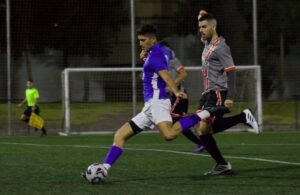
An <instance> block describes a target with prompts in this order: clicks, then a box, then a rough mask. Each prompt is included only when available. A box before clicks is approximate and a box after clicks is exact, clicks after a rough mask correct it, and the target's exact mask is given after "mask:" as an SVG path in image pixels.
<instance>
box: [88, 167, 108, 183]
mask: <svg viewBox="0 0 300 195" xmlns="http://www.w3.org/2000/svg"><path fill="white" fill-rule="evenodd" d="M107 176H108V174H107V170H106V168H105V167H104V166H103V165H102V164H99V163H94V164H91V165H90V166H89V167H88V168H87V170H86V172H85V178H86V179H87V180H88V181H89V182H90V183H93V184H95V183H100V182H102V181H105V179H106V178H107Z"/></svg>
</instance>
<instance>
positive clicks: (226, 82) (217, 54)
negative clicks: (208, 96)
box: [202, 37, 236, 99]
mask: <svg viewBox="0 0 300 195" xmlns="http://www.w3.org/2000/svg"><path fill="white" fill-rule="evenodd" d="M235 69H236V67H235V65H234V62H233V59H232V56H231V52H230V48H229V46H228V45H227V44H226V42H225V39H224V38H223V37H218V38H217V39H216V40H215V41H213V42H211V43H209V44H207V43H206V44H205V48H204V50H203V53H202V72H203V77H204V85H205V86H204V87H205V92H209V91H211V90H214V91H227V98H228V99H233V96H234V90H235V89H234V88H235V87H234V86H235V84H234V83H235V79H234V76H232V77H230V78H229V72H231V71H234V70H235Z"/></svg>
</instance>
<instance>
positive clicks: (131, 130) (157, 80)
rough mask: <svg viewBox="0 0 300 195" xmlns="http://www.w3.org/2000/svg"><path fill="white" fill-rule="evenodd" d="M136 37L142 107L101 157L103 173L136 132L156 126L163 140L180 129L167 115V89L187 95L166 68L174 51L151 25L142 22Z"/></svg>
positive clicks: (168, 109)
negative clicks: (142, 54) (140, 58)
mask: <svg viewBox="0 0 300 195" xmlns="http://www.w3.org/2000/svg"><path fill="white" fill-rule="evenodd" d="M138 41H139V45H140V47H141V49H142V50H144V51H146V52H147V58H146V59H145V62H144V65H143V93H144V102H145V103H144V107H143V109H142V111H141V112H140V113H138V114H137V115H136V116H135V117H133V118H132V119H131V120H130V121H129V122H126V123H125V124H124V125H123V126H122V127H121V128H119V129H118V130H117V132H116V133H115V135H114V141H113V145H112V147H111V148H110V150H109V152H108V153H107V155H106V157H105V159H104V161H103V166H104V167H105V170H101V171H103V172H105V175H107V172H108V170H109V169H110V168H111V166H112V165H113V164H114V163H115V162H116V161H117V159H118V158H119V157H120V156H121V154H122V152H123V148H124V145H125V142H126V141H127V140H128V139H129V138H131V137H132V136H134V135H136V134H138V133H139V132H141V131H143V130H145V129H147V128H153V127H154V126H156V127H157V128H158V130H159V131H160V133H161V134H162V136H163V137H164V138H165V139H166V140H173V139H175V138H176V137H177V136H178V135H179V134H180V133H181V132H182V129H181V127H180V126H178V124H177V127H179V128H173V126H172V125H173V124H172V117H171V115H170V109H171V102H170V93H169V91H170V92H171V93H173V94H174V95H175V96H176V97H177V98H186V94H185V93H183V92H181V91H179V90H178V89H177V87H176V84H175V83H174V81H173V80H172V78H171V76H170V75H169V72H168V64H169V61H170V59H172V55H173V53H172V51H171V50H170V49H169V48H167V47H166V46H164V45H162V44H159V43H158V42H157V34H156V29H155V28H154V27H153V26H152V25H145V26H143V27H142V28H141V29H140V30H139V31H138ZM166 88H168V90H166ZM205 114H206V115H205ZM207 114H209V113H208V112H207V111H206V112H204V114H203V113H202V115H201V118H204V117H208V116H209V115H207ZM188 122H189V120H188ZM83 177H84V175H83Z"/></svg>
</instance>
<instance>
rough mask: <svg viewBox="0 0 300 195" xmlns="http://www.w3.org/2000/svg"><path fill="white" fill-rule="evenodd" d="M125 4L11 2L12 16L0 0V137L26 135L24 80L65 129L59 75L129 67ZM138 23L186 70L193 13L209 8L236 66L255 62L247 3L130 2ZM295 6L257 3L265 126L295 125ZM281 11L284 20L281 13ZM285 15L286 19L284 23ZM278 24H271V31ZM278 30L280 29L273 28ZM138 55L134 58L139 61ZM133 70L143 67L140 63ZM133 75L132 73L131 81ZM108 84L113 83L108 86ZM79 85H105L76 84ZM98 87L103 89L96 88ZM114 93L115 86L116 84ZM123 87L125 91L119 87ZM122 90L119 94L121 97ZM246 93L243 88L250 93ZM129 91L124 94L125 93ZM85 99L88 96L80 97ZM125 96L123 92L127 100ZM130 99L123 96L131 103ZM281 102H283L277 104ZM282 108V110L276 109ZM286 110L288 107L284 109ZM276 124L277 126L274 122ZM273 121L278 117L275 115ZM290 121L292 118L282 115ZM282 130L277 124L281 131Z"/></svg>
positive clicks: (191, 55) (194, 55) (195, 54)
mask: <svg viewBox="0 0 300 195" xmlns="http://www.w3.org/2000/svg"><path fill="white" fill-rule="evenodd" d="M130 2H131V1H127V0H101V1H99V0H87V1H80V0H64V1H59V0H51V1H50V0H43V1H39V0H26V1H18V0H10V5H11V6H10V8H11V9H10V10H11V12H10V18H7V17H6V8H7V5H6V1H5V0H0V63H1V66H0V101H1V104H0V109H1V110H0V114H1V115H0V134H7V128H8V123H10V124H11V126H12V134H26V133H27V130H26V129H27V127H26V125H25V124H24V123H21V122H20V121H19V117H20V115H21V114H22V112H23V110H24V108H19V107H17V103H18V102H19V101H20V100H22V99H23V98H24V91H25V82H26V80H27V79H28V78H32V79H33V80H34V81H35V85H36V87H37V88H38V89H39V90H40V95H41V97H40V102H41V106H40V107H41V110H42V115H43V116H44V117H45V121H46V124H47V126H48V128H49V132H50V133H51V132H53V133H55V132H57V131H60V130H61V128H62V126H63V125H62V123H63V109H62V99H61V97H62V93H61V92H62V87H61V86H62V85H61V82H60V80H61V72H62V70H63V69H64V68H68V67H130V66H131V64H132V58H131V56H132V53H131V42H132V40H131V29H130V25H131V20H130ZM134 2H135V25H136V27H140V26H141V25H143V24H154V25H155V26H156V27H157V28H158V29H159V32H160V37H161V38H162V39H165V40H167V41H168V43H169V44H170V46H171V48H172V49H173V50H174V51H175V53H176V54H177V56H178V57H179V59H180V60H181V61H182V62H183V64H184V65H185V66H199V65H200V64H201V52H202V48H203V45H202V44H201V43H200V41H199V38H198V37H197V20H196V18H197V15H198V12H199V10H200V9H206V10H207V11H209V12H211V13H213V14H214V16H215V17H216V18H217V20H218V28H217V31H218V33H219V35H221V36H224V37H225V38H226V41H227V44H228V45H229V46H230V47H231V52H232V55H233V59H234V62H235V63H236V64H253V63H254V61H253V28H252V22H253V21H252V16H253V15H252V13H253V9H252V1H251V0H243V1H238V0H233V1H219V0H211V1H205V0H197V1H196V0H195V1H194V0H192V1H191V0H135V1H134ZM299 6H300V3H299V1H297V0H290V1H286V2H280V1H275V0H265V1H257V16H258V20H257V23H258V25H257V27H258V33H257V35H258V57H259V60H258V62H259V64H260V65H261V66H262V79H263V83H262V86H263V91H262V92H263V97H264V100H265V101H268V102H265V105H266V106H267V107H266V109H267V110H270V111H272V109H271V107H273V104H272V102H269V101H276V102H275V104H274V106H276V107H277V109H278V112H276V113H273V112H270V113H269V114H268V113H266V115H265V119H267V121H266V124H270V125H272V127H277V126H279V124H280V125H283V126H285V128H288V129H290V128H292V127H294V126H295V124H297V120H296V119H295V116H296V115H295V113H297V112H298V111H299V110H295V109H296V107H295V106H293V105H294V100H295V99H294V98H296V97H299V96H297V95H298V94H299V93H300V92H299V83H300V79H299V77H298V75H299V73H300V69H299V67H298V61H299V56H300V55H299V51H300V48H299V44H297V43H299V40H300V37H299V33H298V32H299V29H300V27H299V24H300V23H299V22H298V21H299V18H300V17H299V15H300V14H299V11H298V10H299ZM278 13H282V14H278ZM281 16H284V17H281ZM7 19H8V20H9V21H10V24H11V25H10V26H11V29H10V30H11V34H10V37H11V56H10V57H11V61H12V63H11V64H10V68H11V72H12V73H11V77H12V78H11V94H12V99H11V100H12V102H13V104H12V115H11V118H12V120H11V121H7V118H8V114H7V113H8V110H7V108H8V107H7V102H8V94H7V93H8V92H7V82H8V81H7V66H6V63H7V52H6V48H7V42H8V40H7V35H6V27H7ZM275 24H276V25H275ZM278 24H280V25H278ZM138 54H139V50H138V49H137V51H136V53H135V54H133V55H135V57H136V58H137V59H138V57H139V56H138ZM137 62H138V64H137V66H141V62H140V61H138V60H137ZM128 76H129V77H130V75H128ZM111 83H113V81H112V82H111ZM77 85H78V86H84V85H91V86H98V87H99V88H100V89H99V90H105V89H106V88H107V86H99V85H98V83H97V82H96V83H91V84H87V82H84V80H83V83H80V84H78V83H77ZM101 87H102V88H101ZM111 87H118V86H114V85H113V84H112V85H111ZM124 87H127V86H124ZM122 90H123V89H121V88H119V91H120V92H121V91H122ZM247 90H248V89H247ZM123 93H126V92H123ZM81 94H82V98H90V99H94V100H97V99H99V98H100V99H101V98H104V97H101V96H100V97H93V96H90V97H88V94H87V93H86V92H84V91H83V92H81ZM124 95H125V96H127V95H126V94H124ZM129 96H130V95H128V98H130V97H129ZM283 99H284V101H282V100H283ZM278 102H281V104H280V103H279V105H284V106H282V107H279V108H278V106H277V105H278ZM286 108H291V109H286ZM272 116H274V118H277V119H276V120H273V118H272ZM275 116H276V117H275ZM286 116H289V117H286ZM280 129H282V126H280Z"/></svg>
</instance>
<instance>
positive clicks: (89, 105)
mask: <svg viewBox="0 0 300 195" xmlns="http://www.w3.org/2000/svg"><path fill="white" fill-rule="evenodd" d="M185 69H186V70H187V73H188V76H187V79H186V80H185V88H186V90H187V93H188V97H189V100H190V105H189V113H193V112H194V111H195V110H196V109H197V107H198V103H199V99H200V97H201V93H202V92H203V78H202V73H201V67H185ZM141 71H142V69H141V68H67V69H65V70H64V71H63V74H62V75H63V76H62V83H63V109H64V132H62V134H64V135H68V134H96V133H102V134H103V133H112V132H114V131H116V130H117V129H118V128H119V127H120V126H121V125H123V123H125V122H127V121H129V120H130V119H131V118H132V117H133V116H134V115H135V114H137V113H138V112H140V110H141V108H142V107H143V91H142V82H141ZM236 72H237V73H236V96H235V100H234V108H233V110H232V112H231V113H230V114H226V116H230V115H234V114H237V113H240V112H241V111H242V110H243V109H245V108H250V109H252V111H253V112H254V114H255V116H256V118H257V119H258V122H259V124H260V125H262V100H261V95H262V94H261V78H260V66H256V65H249V66H237V71H236ZM246 128H247V127H246V126H245V125H243V124H241V125H238V126H236V127H234V129H236V130H246Z"/></svg>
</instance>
